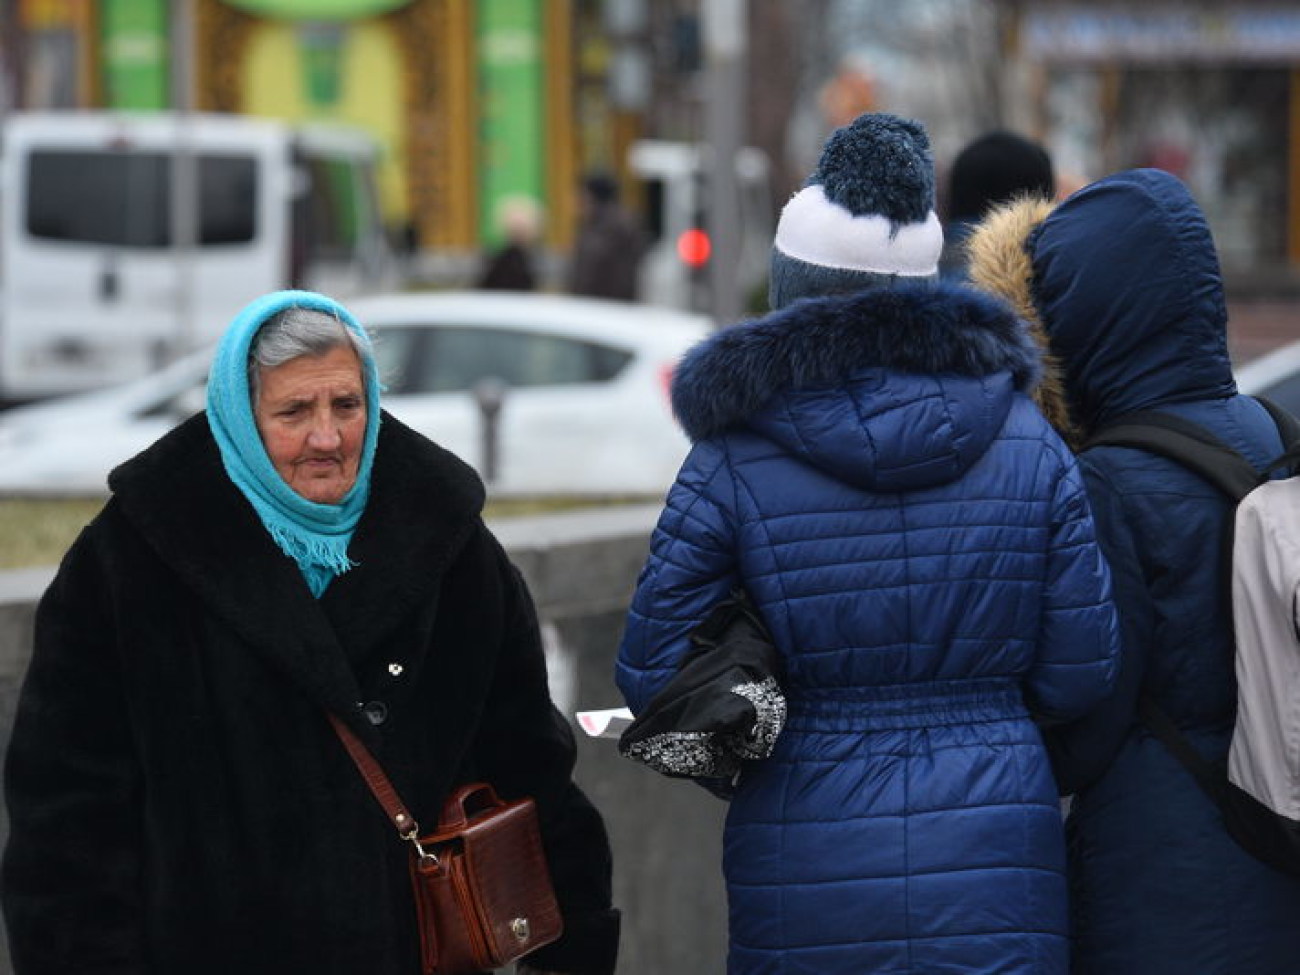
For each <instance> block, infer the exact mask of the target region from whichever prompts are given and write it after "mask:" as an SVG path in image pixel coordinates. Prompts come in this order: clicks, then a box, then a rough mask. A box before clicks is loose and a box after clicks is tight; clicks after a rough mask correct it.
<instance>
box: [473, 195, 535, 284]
mask: <svg viewBox="0 0 1300 975" xmlns="http://www.w3.org/2000/svg"><path fill="white" fill-rule="evenodd" d="M497 227H498V229H499V231H500V233H501V237H502V243H501V245H500V246H499V247H498V248H497V249H496V250H495V251H493V252H492V253H491V254H490V255H488V258H487V260H485V261H484V263H483V267H482V269H481V270H480V272H479V277H478V281H477V286H478V287H479V288H481V289H483V290H486V291H535V290H536V289H537V257H536V248H537V239H538V236H539V235H540V234H541V230H542V210H541V207H540V206H539V205H538V203H537V201H536V200H534V199H533V198H532V197H528V196H510V197H506V198H505V199H503V200H502V201H501V203H500V205H499V206H498V207H497Z"/></svg>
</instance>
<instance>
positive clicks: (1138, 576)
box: [1045, 459, 1155, 795]
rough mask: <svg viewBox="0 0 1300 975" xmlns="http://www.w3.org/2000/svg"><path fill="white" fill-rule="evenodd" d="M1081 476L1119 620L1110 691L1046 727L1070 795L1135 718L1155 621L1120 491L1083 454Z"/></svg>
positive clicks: (1097, 770)
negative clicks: (1078, 714) (1080, 712)
mask: <svg viewBox="0 0 1300 975" xmlns="http://www.w3.org/2000/svg"><path fill="white" fill-rule="evenodd" d="M1084 476H1085V478H1086V481H1087V485H1088V497H1089V501H1090V503H1091V506H1092V510H1093V512H1094V517H1095V518H1096V523H1097V532H1098V535H1099V538H1100V541H1101V546H1102V551H1103V552H1104V553H1105V556H1106V561H1107V563H1108V564H1109V565H1110V570H1111V575H1112V579H1113V585H1114V590H1115V601H1116V604H1117V606H1118V608H1119V614H1120V621H1121V641H1120V642H1121V646H1122V652H1121V654H1120V657H1119V660H1118V663H1117V671H1118V672H1117V676H1116V680H1115V688H1114V691H1113V693H1111V694H1110V695H1109V696H1108V697H1107V698H1106V699H1105V700H1104V701H1103V702H1102V703H1101V704H1100V706H1098V707H1097V708H1095V709H1093V710H1092V711H1091V712H1089V713H1088V714H1087V715H1086V716H1084V717H1082V718H1080V719H1079V720H1076V721H1072V722H1069V723H1067V724H1062V725H1059V726H1056V727H1053V728H1048V729H1047V731H1046V733H1045V737H1046V740H1047V748H1048V753H1049V754H1050V756H1051V759H1052V770H1053V772H1054V773H1055V775H1056V781H1057V785H1058V787H1059V788H1060V791H1061V794H1062V795H1070V794H1073V793H1075V792H1077V791H1079V790H1080V789H1081V788H1083V787H1084V786H1086V785H1088V784H1089V783H1091V782H1092V781H1094V780H1095V779H1097V778H1098V777H1099V776H1100V775H1101V773H1102V772H1104V771H1105V770H1106V768H1107V767H1108V766H1109V765H1110V763H1111V762H1112V761H1113V760H1114V758H1115V756H1116V754H1118V752H1119V749H1120V746H1121V745H1122V744H1123V742H1124V740H1125V738H1126V737H1127V736H1128V733H1129V729H1130V728H1131V727H1132V725H1133V722H1134V721H1135V720H1136V715H1137V700H1138V693H1139V691H1140V690H1141V686H1142V678H1143V674H1144V672H1145V670H1146V659H1145V648H1146V647H1147V646H1148V644H1149V643H1150V641H1151V636H1152V631H1153V629H1154V626H1155V611H1154V607H1153V603H1152V600H1151V595H1150V589H1149V587H1148V586H1147V584H1146V581H1145V579H1146V574H1145V572H1144V570H1143V567H1142V561H1141V556H1140V554H1139V546H1138V545H1137V544H1136V540H1135V539H1134V536H1133V532H1132V529H1131V522H1130V520H1129V518H1128V517H1127V516H1126V514H1125V511H1124V498H1123V494H1122V493H1121V492H1120V491H1119V490H1118V489H1117V488H1116V486H1115V485H1114V484H1112V483H1111V482H1110V480H1109V479H1108V478H1107V477H1106V476H1105V474H1104V473H1103V472H1102V471H1101V470H1099V469H1098V468H1097V467H1096V466H1095V465H1092V464H1090V463H1089V462H1088V461H1087V460H1086V459H1085V460H1084Z"/></svg>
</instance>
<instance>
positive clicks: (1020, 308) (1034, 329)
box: [965, 197, 1082, 447]
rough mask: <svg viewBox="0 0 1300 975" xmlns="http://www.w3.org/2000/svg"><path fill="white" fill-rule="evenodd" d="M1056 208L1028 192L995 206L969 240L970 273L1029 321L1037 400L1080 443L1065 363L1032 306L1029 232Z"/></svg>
mask: <svg viewBox="0 0 1300 975" xmlns="http://www.w3.org/2000/svg"><path fill="white" fill-rule="evenodd" d="M1054 209H1056V204H1054V203H1050V202H1048V201H1046V200H1042V199H1038V198H1035V197H1028V198H1024V199H1020V200H1016V201H1013V202H1011V203H1008V204H1005V205H1004V206H1001V207H998V208H997V209H995V210H993V212H991V213H990V214H989V215H988V216H986V217H985V218H984V220H983V221H981V222H980V223H979V224H978V225H976V227H975V229H974V230H973V231H972V232H971V235H970V236H969V237H968V238H967V239H966V244H965V246H966V253H967V256H968V260H969V263H968V272H967V273H968V274H969V275H970V280H971V283H972V284H974V285H975V287H977V288H980V289H982V290H984V291H987V292H988V293H989V294H992V295H996V296H997V297H999V298H1001V299H1002V300H1003V301H1006V302H1007V303H1008V304H1010V305H1011V307H1012V308H1014V309H1015V312H1016V314H1017V315H1019V316H1020V317H1021V318H1022V319H1024V321H1025V322H1026V323H1027V324H1028V326H1029V334H1030V335H1032V336H1033V338H1034V341H1035V342H1036V343H1037V344H1038V347H1039V348H1040V349H1041V350H1042V352H1043V380H1042V382H1041V383H1039V384H1038V388H1037V389H1035V390H1034V394H1033V395H1034V401H1035V402H1036V403H1037V404H1038V408H1039V409H1040V410H1042V411H1043V415H1044V416H1046V417H1047V420H1048V422H1049V423H1051V424H1052V426H1053V427H1055V428H1056V431H1057V433H1059V434H1060V435H1061V437H1062V438H1063V439H1064V440H1065V442H1066V443H1068V444H1070V446H1072V447H1078V446H1079V443H1080V441H1081V439H1082V438H1081V435H1080V433H1079V430H1078V427H1077V425H1076V424H1075V423H1074V421H1073V420H1072V419H1071V417H1070V410H1069V407H1068V406H1067V405H1066V398H1065V380H1064V378H1063V374H1062V369H1061V363H1060V360H1059V359H1057V357H1056V356H1054V355H1052V353H1051V352H1050V350H1049V345H1048V339H1047V329H1046V328H1044V326H1043V322H1042V319H1041V318H1040V317H1039V314H1038V309H1037V307H1036V306H1035V305H1034V295H1033V278H1034V266H1033V262H1032V261H1031V259H1030V257H1029V250H1028V247H1027V243H1028V241H1029V236H1030V234H1032V233H1033V232H1034V230H1035V229H1036V228H1037V227H1038V226H1039V225H1040V224H1041V223H1042V222H1043V221H1044V220H1046V219H1047V217H1048V215H1049V214H1051V212H1052V211H1053V210H1054Z"/></svg>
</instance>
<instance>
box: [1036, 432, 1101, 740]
mask: <svg viewBox="0 0 1300 975" xmlns="http://www.w3.org/2000/svg"><path fill="white" fill-rule="evenodd" d="M1045 598H1046V605H1045V607H1044V611H1043V623H1042V632H1041V634H1040V636H1039V640H1038V648H1039V649H1038V657H1037V659H1036V661H1035V664H1034V667H1033V669H1032V671H1031V672H1030V675H1029V678H1028V696H1029V703H1030V707H1031V709H1032V710H1033V711H1034V713H1035V714H1036V715H1038V716H1039V717H1040V718H1042V719H1044V720H1045V721H1046V722H1053V721H1061V720H1068V719H1071V718H1077V717H1079V716H1080V715H1082V714H1084V713H1086V712H1087V711H1088V710H1089V709H1091V708H1093V707H1095V706H1096V705H1097V704H1099V703H1100V702H1101V701H1102V699H1103V698H1104V697H1105V696H1106V694H1107V693H1108V692H1109V691H1110V690H1111V687H1112V686H1113V684H1114V681H1115V670H1116V663H1117V660H1118V657H1119V623H1118V619H1117V616H1116V610H1115V604H1114V601H1113V599H1112V593H1111V577H1110V571H1109V568H1108V567H1107V565H1106V561H1105V559H1104V558H1103V556H1102V551H1101V548H1100V546H1099V545H1098V542H1097V537H1096V531H1095V528H1094V522H1093V516H1092V513H1091V510H1090V507H1089V504H1088V498H1087V495H1086V494H1085V491H1084V486H1083V479H1082V476H1081V474H1080V471H1079V468H1078V466H1077V464H1076V463H1075V462H1074V460H1073V458H1070V459H1068V460H1067V462H1066V463H1065V465H1064V467H1063V469H1062V471H1061V475H1060V477H1059V478H1058V480H1057V483H1056V489H1055V492H1054V499H1053V503H1052V516H1051V529H1050V532H1049V542H1048V552H1047V586H1046V597H1045Z"/></svg>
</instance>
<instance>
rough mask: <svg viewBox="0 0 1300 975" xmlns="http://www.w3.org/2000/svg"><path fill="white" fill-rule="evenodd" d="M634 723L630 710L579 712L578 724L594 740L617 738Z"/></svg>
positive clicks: (610, 709)
mask: <svg viewBox="0 0 1300 975" xmlns="http://www.w3.org/2000/svg"><path fill="white" fill-rule="evenodd" d="M631 723H632V711H631V709H630V708H606V709H605V710H603V711H579V712H578V724H579V725H581V726H582V730H583V731H585V732H586V733H587V734H588V735H590V736H591V737H592V738H617V737H618V736H619V735H621V734H622V733H623V729H624V728H626V727H627V726H628V725H630V724H631Z"/></svg>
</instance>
